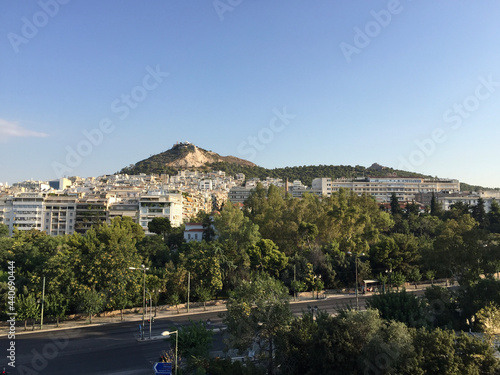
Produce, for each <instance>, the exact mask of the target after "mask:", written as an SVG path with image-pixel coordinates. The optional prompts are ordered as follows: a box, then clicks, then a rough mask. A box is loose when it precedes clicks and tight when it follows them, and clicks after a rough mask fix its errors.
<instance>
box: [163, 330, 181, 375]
mask: <svg viewBox="0 0 500 375" xmlns="http://www.w3.org/2000/svg"><path fill="white" fill-rule="evenodd" d="M174 333H175V375H177V344H178V340H179V331H178V330H176V331H165V332H162V333H161V335H162V336H170V335H172V334H174Z"/></svg>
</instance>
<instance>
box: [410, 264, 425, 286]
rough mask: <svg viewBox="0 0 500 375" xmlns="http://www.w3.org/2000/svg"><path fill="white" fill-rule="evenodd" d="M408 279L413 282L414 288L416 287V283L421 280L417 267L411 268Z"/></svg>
mask: <svg viewBox="0 0 500 375" xmlns="http://www.w3.org/2000/svg"><path fill="white" fill-rule="evenodd" d="M408 276H409V279H410V280H411V281H412V282H413V283H414V284H415V289H417V284H418V282H419V281H420V280H422V274H421V273H420V270H419V269H418V268H417V267H414V268H412V269H411V271H410V274H409V275H408Z"/></svg>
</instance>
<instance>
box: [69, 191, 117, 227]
mask: <svg viewBox="0 0 500 375" xmlns="http://www.w3.org/2000/svg"><path fill="white" fill-rule="evenodd" d="M110 203H111V202H110V199H109V198H108V197H106V196H89V197H83V198H81V199H79V200H78V202H77V204H76V219H75V232H77V233H86V232H87V231H88V230H89V229H90V228H92V227H93V226H95V225H99V224H102V223H104V222H107V221H108V208H109V205H110Z"/></svg>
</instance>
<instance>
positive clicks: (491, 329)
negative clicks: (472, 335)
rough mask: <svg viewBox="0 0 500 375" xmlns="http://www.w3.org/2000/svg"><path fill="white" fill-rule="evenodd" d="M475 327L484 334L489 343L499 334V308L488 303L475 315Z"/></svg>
mask: <svg viewBox="0 0 500 375" xmlns="http://www.w3.org/2000/svg"><path fill="white" fill-rule="evenodd" d="M476 327H477V328H478V329H479V330H480V331H481V332H484V333H485V334H486V336H487V337H488V339H489V341H490V342H493V339H494V338H495V335H498V333H500V308H499V307H498V305H496V304H494V303H489V304H488V305H487V306H485V307H483V308H482V309H480V310H479V311H478V312H477V313H476Z"/></svg>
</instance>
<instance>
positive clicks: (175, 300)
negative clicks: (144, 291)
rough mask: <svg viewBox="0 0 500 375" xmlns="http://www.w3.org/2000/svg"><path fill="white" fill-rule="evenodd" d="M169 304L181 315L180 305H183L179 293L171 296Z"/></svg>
mask: <svg viewBox="0 0 500 375" xmlns="http://www.w3.org/2000/svg"><path fill="white" fill-rule="evenodd" d="M168 303H169V304H170V305H173V306H175V308H176V309H177V314H179V303H181V299H180V297H179V294H178V293H177V292H174V293H172V294H170V297H169V298H168Z"/></svg>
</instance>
